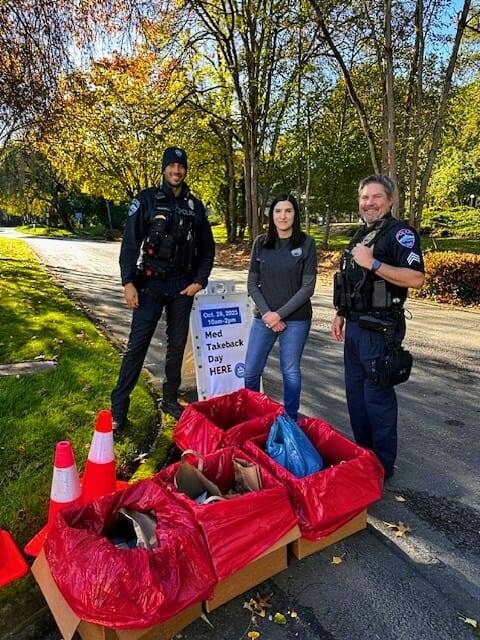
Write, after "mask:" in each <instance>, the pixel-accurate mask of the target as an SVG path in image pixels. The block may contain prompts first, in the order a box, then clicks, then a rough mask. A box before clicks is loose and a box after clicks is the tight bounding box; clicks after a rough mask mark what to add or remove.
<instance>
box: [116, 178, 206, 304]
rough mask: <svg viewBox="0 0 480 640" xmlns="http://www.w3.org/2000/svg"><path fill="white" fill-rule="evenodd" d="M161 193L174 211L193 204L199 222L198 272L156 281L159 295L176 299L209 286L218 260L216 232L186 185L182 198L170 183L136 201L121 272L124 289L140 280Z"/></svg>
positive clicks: (130, 213)
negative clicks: (184, 292) (143, 253)
mask: <svg viewBox="0 0 480 640" xmlns="http://www.w3.org/2000/svg"><path fill="white" fill-rule="evenodd" d="M157 189H162V191H163V192H164V193H165V194H166V196H167V199H168V203H169V205H171V209H172V211H173V210H174V209H175V206H176V205H177V204H178V205H179V206H180V207H181V208H190V207H189V203H192V204H193V211H194V212H195V216H196V219H197V225H196V236H195V241H196V264H195V265H194V268H195V271H194V273H193V274H192V275H191V276H187V275H186V274H178V275H179V276H180V277H178V278H167V279H165V280H152V285H153V286H154V288H155V289H158V290H159V291H161V290H165V291H167V292H169V293H172V294H173V295H175V294H176V293H178V292H179V291H181V290H182V289H184V288H185V287H186V286H187V285H188V284H191V283H192V282H198V283H199V284H201V285H202V287H206V286H207V281H208V276H209V275H210V272H211V270H212V267H213V260H214V257H215V243H214V240H213V235H212V229H211V227H210V223H209V222H208V218H207V216H206V214H205V207H204V206H203V204H202V203H201V202H200V200H198V198H195V196H193V195H192V194H191V193H190V189H189V188H188V186H187V184H186V183H185V182H184V183H183V184H182V190H181V193H180V195H179V197H178V198H176V197H175V195H174V193H173V191H172V189H171V188H170V186H169V185H168V184H166V183H163V184H162V185H161V186H160V187H151V188H149V189H143V191H140V193H139V194H138V195H137V197H136V198H134V199H133V200H132V203H131V205H130V208H129V210H128V218H127V222H126V225H125V231H124V235H123V241H122V248H121V250H120V271H121V275H122V285H125V284H127V283H128V282H133V283H135V282H136V280H137V262H138V258H139V255H140V250H141V247H142V244H143V241H144V240H145V238H146V237H147V236H148V233H149V231H150V227H151V225H152V221H153V217H154V215H155V201H154V197H155V194H156V192H157Z"/></svg>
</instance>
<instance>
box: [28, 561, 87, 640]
mask: <svg viewBox="0 0 480 640" xmlns="http://www.w3.org/2000/svg"><path fill="white" fill-rule="evenodd" d="M32 573H33V575H34V577H35V580H36V581H37V583H38V586H39V587H40V590H41V592H42V593H43V595H44V597H45V600H46V601H47V604H48V607H49V609H50V611H51V612H52V615H53V617H54V618H55V622H56V623H57V626H58V628H59V629H60V631H61V632H62V636H63V637H64V639H65V640H71V639H72V637H73V634H74V633H75V631H76V630H77V627H78V625H79V623H80V618H79V617H78V616H77V615H76V614H75V613H74V611H73V610H72V609H71V608H70V606H69V604H68V603H67V601H66V600H65V598H64V597H63V596H62V594H61V593H60V590H59V588H58V587H57V585H56V584H55V580H54V579H53V577H52V574H51V572H50V567H49V566H48V563H47V559H46V558H45V553H44V552H43V550H42V551H41V552H40V554H39V555H38V557H37V559H36V560H35V562H34V563H33V565H32Z"/></svg>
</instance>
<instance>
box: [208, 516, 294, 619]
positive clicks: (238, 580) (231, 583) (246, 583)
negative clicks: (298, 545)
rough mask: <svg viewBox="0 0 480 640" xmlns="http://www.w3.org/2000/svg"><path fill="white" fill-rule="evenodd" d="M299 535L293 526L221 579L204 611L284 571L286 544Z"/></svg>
mask: <svg viewBox="0 0 480 640" xmlns="http://www.w3.org/2000/svg"><path fill="white" fill-rule="evenodd" d="M299 537H300V529H299V528H298V526H295V527H293V529H291V530H290V531H289V532H288V533H287V534H286V535H284V536H283V538H280V540H279V541H278V542H277V543H276V544H274V545H273V546H271V547H270V548H269V549H267V551H265V552H264V553H262V555H261V556H259V557H258V558H257V559H256V560H254V561H253V562H250V564H247V565H246V566H245V567H243V569H240V571H236V572H235V573H234V574H232V575H231V576H229V577H228V578H225V579H224V580H221V581H220V582H219V583H218V584H217V586H216V587H215V591H214V594H213V598H212V599H211V600H205V602H204V603H203V606H204V609H205V612H206V613H210V612H211V611H213V610H214V609H217V608H218V607H221V606H222V604H225V603H226V602H229V600H233V598H236V597H237V596H239V595H240V594H242V593H245V591H249V590H250V589H253V587H256V586H257V584H260V583H261V582H264V581H265V580H268V578H271V577H272V576H274V575H276V574H277V573H280V572H281V571H284V569H286V568H287V566H288V561H287V545H288V544H289V543H291V542H293V541H294V540H296V539H297V538H299Z"/></svg>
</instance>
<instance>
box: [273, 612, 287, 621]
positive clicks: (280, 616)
mask: <svg viewBox="0 0 480 640" xmlns="http://www.w3.org/2000/svg"><path fill="white" fill-rule="evenodd" d="M273 621H274V622H275V623H276V624H287V619H286V617H285V616H284V615H283V613H280V612H278V611H277V613H276V614H275V615H274V616H273Z"/></svg>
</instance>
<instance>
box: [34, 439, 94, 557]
mask: <svg viewBox="0 0 480 640" xmlns="http://www.w3.org/2000/svg"><path fill="white" fill-rule="evenodd" d="M81 493H82V490H81V488H80V479H79V477H78V472H77V466H76V464H75V457H74V455H73V449H72V445H71V444H70V442H68V441H62V442H58V443H57V446H56V447H55V460H54V463H53V478H52V489H51V491H50V506H49V508H48V520H47V524H46V525H45V526H44V527H43V529H41V530H40V531H39V532H38V533H37V534H36V535H35V536H34V537H33V538H32V539H31V540H30V542H29V543H28V544H27V545H26V547H25V549H24V551H25V553H28V555H30V556H37V555H38V554H39V553H40V551H41V549H42V547H43V543H44V542H45V538H46V537H47V533H48V532H49V531H50V528H51V526H52V524H53V521H54V519H55V516H56V515H57V513H58V512H59V511H60V510H61V509H64V508H65V507H68V506H70V505H72V504H74V503H75V502H77V501H78V499H79V498H80V495H81Z"/></svg>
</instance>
